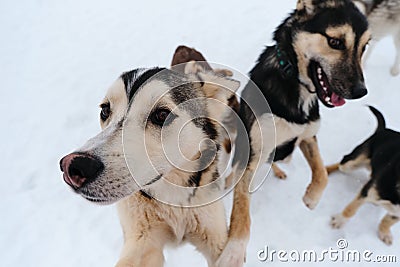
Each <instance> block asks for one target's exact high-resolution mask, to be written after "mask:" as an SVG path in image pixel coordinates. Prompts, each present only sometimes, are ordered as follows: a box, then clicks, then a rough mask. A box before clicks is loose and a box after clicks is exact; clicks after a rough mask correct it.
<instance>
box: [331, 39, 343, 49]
mask: <svg viewBox="0 0 400 267" xmlns="http://www.w3.org/2000/svg"><path fill="white" fill-rule="evenodd" d="M328 44H329V46H330V47H331V48H333V49H336V50H344V49H346V46H345V45H344V42H343V40H340V39H337V38H331V37H328Z"/></svg>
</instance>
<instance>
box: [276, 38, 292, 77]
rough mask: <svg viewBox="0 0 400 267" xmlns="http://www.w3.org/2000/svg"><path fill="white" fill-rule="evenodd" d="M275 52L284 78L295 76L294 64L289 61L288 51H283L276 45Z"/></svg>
mask: <svg viewBox="0 0 400 267" xmlns="http://www.w3.org/2000/svg"><path fill="white" fill-rule="evenodd" d="M275 54H276V58H277V59H278V65H279V70H280V71H281V74H282V76H283V78H293V76H294V73H295V72H294V67H293V64H292V63H291V62H290V61H289V59H288V56H287V55H286V53H285V52H284V51H282V50H281V49H280V48H279V46H278V45H276V46H275Z"/></svg>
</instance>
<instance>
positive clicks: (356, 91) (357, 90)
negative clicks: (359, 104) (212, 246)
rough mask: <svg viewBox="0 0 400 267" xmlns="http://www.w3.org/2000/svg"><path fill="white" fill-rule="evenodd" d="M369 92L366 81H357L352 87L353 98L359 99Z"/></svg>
mask: <svg viewBox="0 0 400 267" xmlns="http://www.w3.org/2000/svg"><path fill="white" fill-rule="evenodd" d="M367 93H368V91H367V88H366V87H365V84H364V83H357V84H356V85H355V86H353V87H352V88H351V96H352V99H358V98H361V97H363V96H365V95H366V94H367Z"/></svg>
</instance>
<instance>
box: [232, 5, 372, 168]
mask: <svg viewBox="0 0 400 267" xmlns="http://www.w3.org/2000/svg"><path fill="white" fill-rule="evenodd" d="M315 2H321V3H322V4H321V3H320V4H319V5H320V9H321V10H319V11H316V15H315V16H314V17H313V18H311V19H309V20H307V19H304V17H307V16H306V15H304V14H303V12H302V11H294V12H292V13H291V14H290V15H289V17H288V18H287V19H286V20H284V21H283V23H282V24H281V25H280V26H279V27H278V28H277V29H276V31H275V34H274V40H275V42H276V44H275V45H274V46H269V47H267V48H266V49H265V50H264V52H263V53H262V54H261V55H260V57H259V58H258V61H257V64H256V65H255V66H254V68H253V69H252V70H251V71H250V79H251V80H252V82H254V83H255V85H257V87H258V89H259V90H261V92H262V94H263V96H264V97H265V99H266V100H267V101H268V104H269V105H270V110H269V109H268V108H267V107H261V105H257V102H260V101H261V100H259V99H257V96H254V97H253V95H254V93H253V90H257V88H254V84H252V83H249V84H247V85H246V87H245V88H244V90H243V92H242V100H243V99H247V100H250V101H251V103H252V105H255V106H257V111H256V112H259V113H261V114H262V113H267V112H272V113H273V114H274V115H276V116H278V117H281V118H284V119H285V120H286V121H288V122H292V123H296V124H307V123H310V122H313V121H318V120H319V119H320V114H319V103H318V100H317V99H316V100H315V101H314V102H313V103H312V104H311V105H310V106H309V107H308V110H303V108H302V105H301V104H302V103H301V101H302V99H301V98H300V86H301V85H302V84H301V83H300V81H299V79H298V75H299V71H298V68H297V64H298V62H297V55H296V53H295V50H294V48H293V37H294V36H295V35H296V33H298V32H300V31H307V32H310V33H320V34H322V35H325V29H326V28H327V27H328V26H338V25H343V24H349V25H351V26H352V27H353V29H354V30H355V33H356V44H358V41H359V38H360V37H361V35H362V33H364V32H365V31H366V30H367V28H368V23H367V21H366V19H365V17H364V16H363V15H362V14H361V13H360V12H359V11H358V10H357V8H356V7H355V6H354V4H353V3H352V2H350V1H341V2H343V5H341V6H339V7H336V8H324V7H323V2H324V1H315ZM338 2H340V1H338ZM277 49H279V50H280V51H282V56H280V57H278V56H277ZM356 56H357V55H356V54H353V55H346V57H356ZM281 60H282V61H283V62H285V65H284V66H281V65H280V64H279V63H280V61H281ZM288 69H289V72H288V71H287V70H288ZM337 69H338V71H339V72H340V73H339V72H338V73H334V74H333V76H337V77H341V79H343V80H344V83H345V84H346V85H348V87H347V88H346V89H343V90H342V92H339V93H341V95H342V96H343V97H344V98H350V99H352V98H357V97H355V96H354V95H353V91H354V88H353V86H351V85H354V84H357V82H355V81H360V82H363V81H364V77H363V73H362V70H361V68H360V67H356V66H348V65H345V64H342V65H339V66H338V67H337ZM344 73H347V75H343V74H344ZM261 102H262V101H261ZM255 115H260V114H253V111H252V110H251V109H250V107H249V106H248V105H247V104H246V103H245V101H242V102H241V105H240V111H239V117H240V118H241V120H242V122H243V123H244V125H245V128H246V130H247V132H249V131H250V128H251V126H252V125H253V123H254V121H255ZM244 139H246V140H244ZM247 139H250V137H248V135H247V134H246V133H240V132H239V133H238V138H237V142H236V145H237V150H236V151H238V152H239V153H236V154H235V158H234V161H233V164H236V163H238V162H239V163H240V162H247V161H248V159H247V158H244V157H243V153H240V151H241V146H242V145H243V144H246V142H247ZM249 141H250V143H251V140H249ZM289 141H290V140H289ZM243 149H244V148H243ZM282 149H285V151H288V150H287V147H285V148H280V147H278V148H277V153H278V154H279V155H281V154H282V153H280V150H282ZM293 149H294V147H293ZM293 149H291V151H290V153H287V152H286V155H285V156H289V155H290V154H291V152H293ZM251 157H252V152H251V146H250V160H251ZM275 159H276V160H278V159H282V156H277V157H275Z"/></svg>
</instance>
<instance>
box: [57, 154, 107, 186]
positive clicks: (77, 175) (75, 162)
mask: <svg viewBox="0 0 400 267" xmlns="http://www.w3.org/2000/svg"><path fill="white" fill-rule="evenodd" d="M60 168H61V171H62V172H64V181H65V182H66V183H67V184H68V185H70V186H71V187H73V188H74V189H78V188H80V187H82V185H83V184H84V183H88V182H90V181H93V180H94V179H95V178H96V177H97V176H98V175H99V174H100V173H101V172H102V171H103V169H104V165H103V163H102V162H101V161H100V160H98V159H97V158H95V157H93V156H90V155H86V154H78V153H72V154H69V155H67V156H65V157H64V158H62V159H61V160H60Z"/></svg>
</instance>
